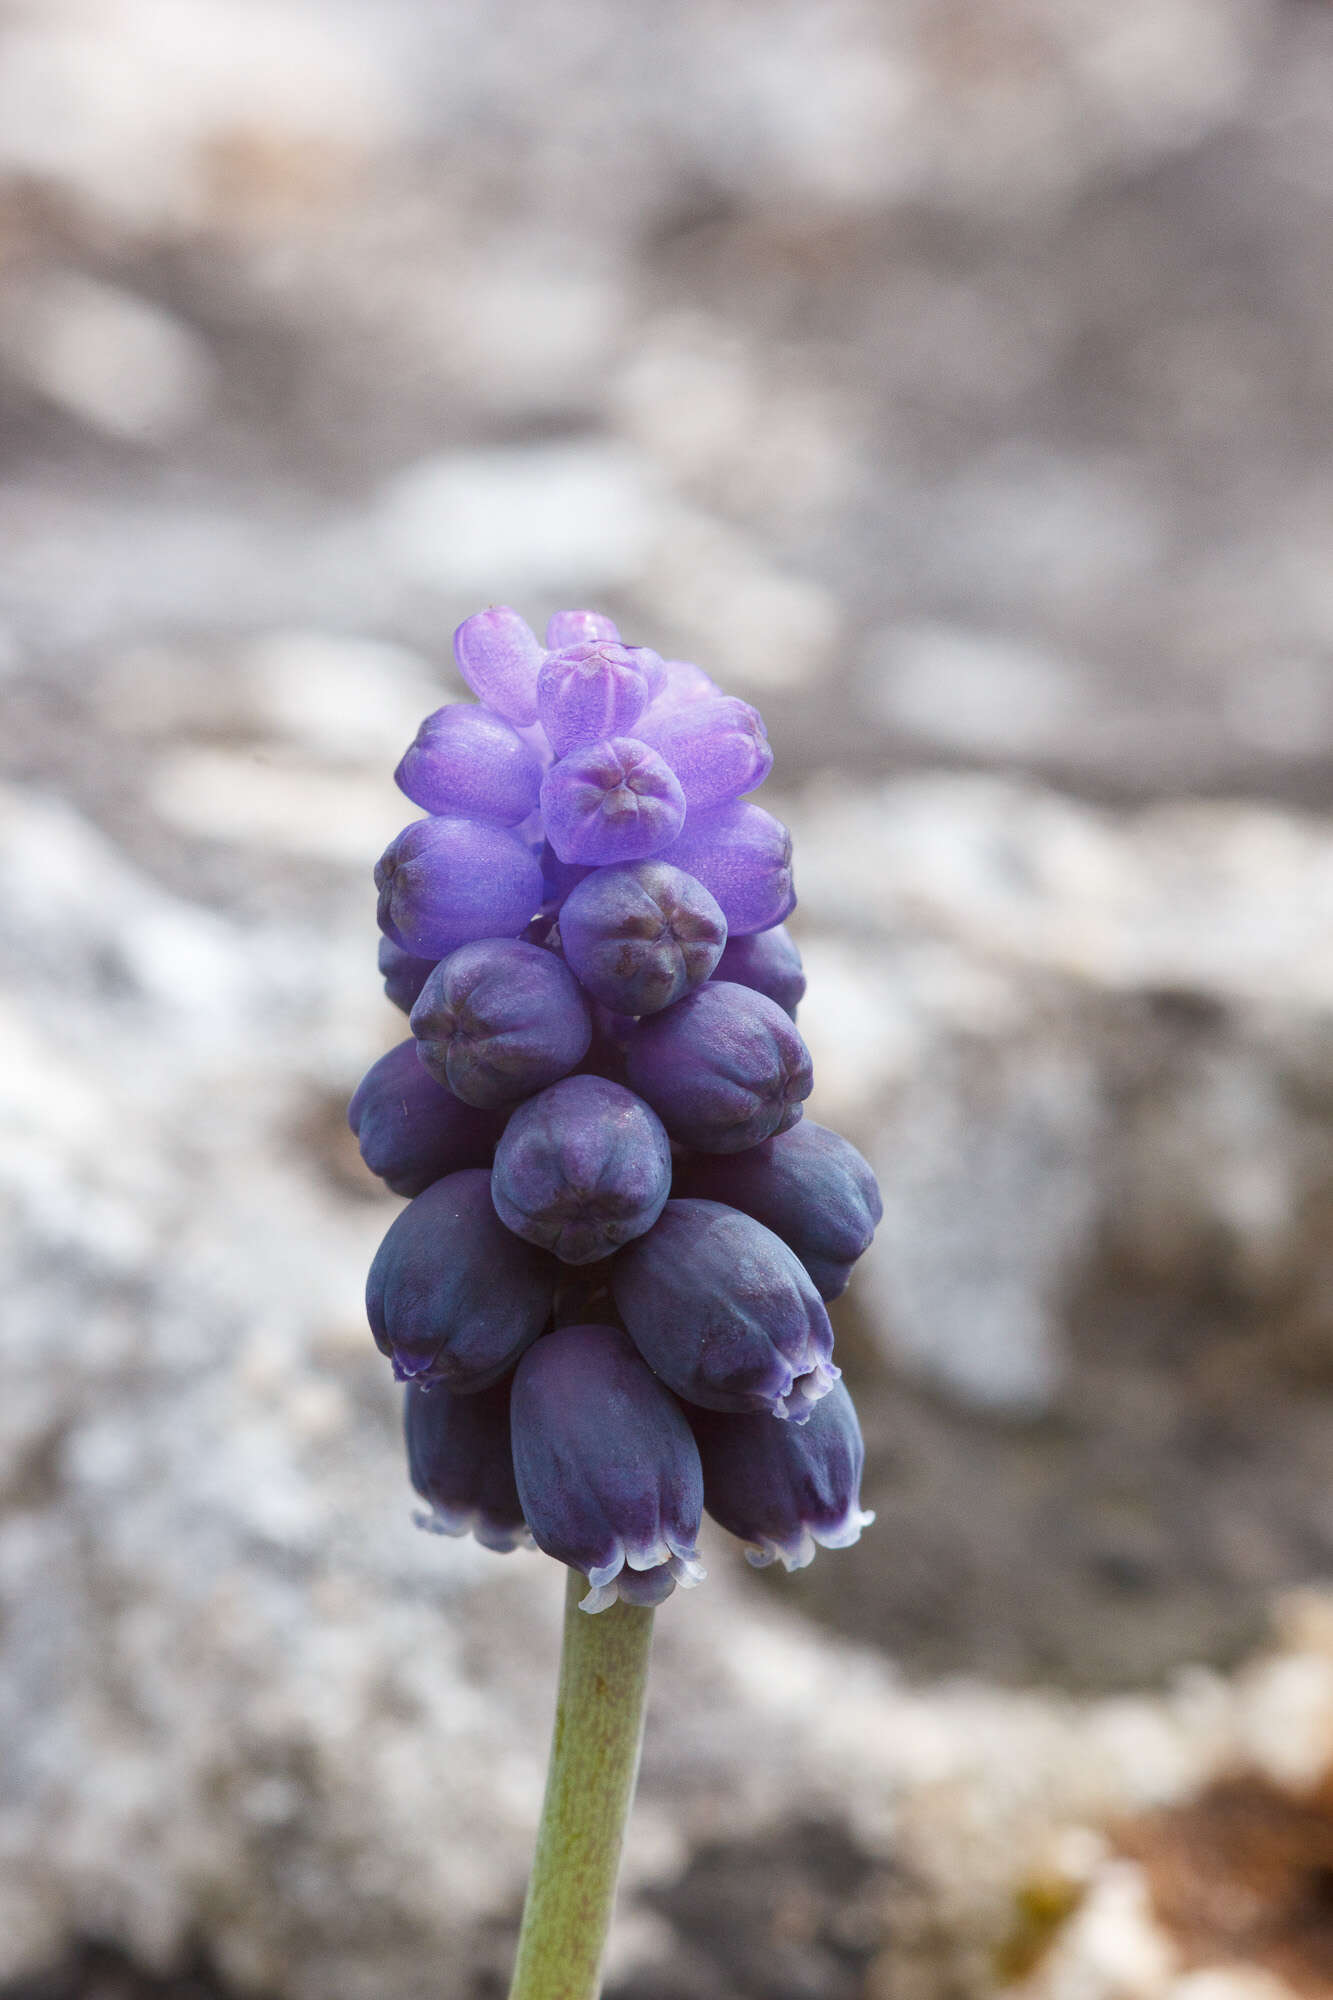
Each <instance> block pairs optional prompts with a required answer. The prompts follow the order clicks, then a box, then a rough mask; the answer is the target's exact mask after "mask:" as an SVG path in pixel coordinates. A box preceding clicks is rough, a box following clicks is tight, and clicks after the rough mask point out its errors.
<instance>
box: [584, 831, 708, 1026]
mask: <svg viewBox="0 0 1333 2000" xmlns="http://www.w3.org/2000/svg"><path fill="white" fill-rule="evenodd" d="M726 941H727V921H726V918H725V917H724V916H723V914H722V912H721V910H720V909H719V908H718V906H717V903H716V902H715V900H714V899H713V897H712V896H710V895H709V893H708V891H707V889H705V888H704V886H703V884H702V882H696V881H695V879H694V877H693V876H692V875H686V874H685V872H684V871H683V870H682V869H680V868H671V867H669V866H668V865H667V863H666V862H663V861H632V862H626V863H624V864H623V865H622V866H621V867H619V868H597V869H594V870H593V872H592V873H591V874H590V875H588V876H587V877H586V879H585V880H584V881H582V882H580V883H578V884H577V886H576V887H575V888H573V889H572V890H571V892H570V894H569V896H568V897H567V899H566V901H565V902H564V904H563V905H562V906H561V910H560V946H561V950H562V951H563V952H564V955H565V958H566V961H567V962H568V964H569V966H570V967H571V969H572V970H573V971H574V972H575V973H577V975H578V977H579V979H580V981H581V982H582V984H583V985H584V986H585V987H586V988H587V990H588V992H589V993H591V994H592V996H593V998H594V999H595V1000H599V1001H600V1002H601V1003H602V1005H603V1006H604V1007H609V1008H610V1009H611V1010H612V1011H613V1012H614V1013H619V1014H656V1013H658V1012H659V1011H660V1010H661V1009H662V1008H663V1007H669V1006H671V1004H672V1003H673V1001H676V1000H680V999H682V998H683V997H684V995H685V994H686V993H688V992H689V991H690V990H691V989H692V988H693V987H695V986H700V985H702V984H703V982H704V980H705V979H707V978H708V976H709V975H710V973H711V972H712V971H713V969H714V967H715V966H716V964H717V962H718V959H719V958H720V957H721V955H722V947H723V946H724V945H725V943H726Z"/></svg>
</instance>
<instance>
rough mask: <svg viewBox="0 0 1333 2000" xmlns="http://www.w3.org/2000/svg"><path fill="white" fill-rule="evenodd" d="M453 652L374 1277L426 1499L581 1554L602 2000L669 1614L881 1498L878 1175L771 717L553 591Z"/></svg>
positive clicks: (426, 763) (585, 1881)
mask: <svg viewBox="0 0 1333 2000" xmlns="http://www.w3.org/2000/svg"><path fill="white" fill-rule="evenodd" d="M454 653H455V658H456V660H457V662H458V667H459V670H460V672H461V674H462V676H463V679H464V681H465V682H466V683H467V685H468V687H469V688H470V689H471V691H472V693H473V695H474V696H475V697H476V699H475V701H473V702H467V701H462V702H449V703H446V704H445V705H444V706H443V707H441V708H439V709H437V710H436V711H435V712H434V713H433V714H432V715H430V716H428V717H427V718H426V720H425V721H424V722H423V723H422V725H421V728H420V730H419V731H418V733H417V736H416V738H415V739H414V741H413V742H412V743H411V744H410V745H409V746H408V747H407V749H406V751H405V753H404V755H403V758H402V761H401V762H400V764H399V766H398V771H397V774H396V775H397V780H398V784H399V786H400V788H401V789H402V790H403V792H404V793H405V794H406V796H407V797H408V798H409V799H410V800H411V802H412V804H413V805H414V806H416V807H417V808H419V809H420V811H421V812H422V813H423V814H424V817H419V818H416V819H414V820H413V821H411V823H410V824H409V825H407V826H406V827H405V828H404V829H403V831H402V832H401V833H400V834H399V835H398V836H397V837H396V839H394V840H393V841H391V842H390V844H389V847H388V848H387V849H386V851H385V853H384V855H383V857H382V858H381V860H380V863H379V865H378V867H377V869H376V871H375V879H376V884H377V887H378V889H379V924H380V929H381V931H382V933H383V937H382V940H381V944H380V961H379V962H380V972H381V974H382V976H383V979H384V986H385V992H386V995H387V996H388V998H389V999H390V1000H391V1001H392V1003H393V1004H394V1006H396V1007H398V1008H400V1009H401V1010H402V1011H403V1012H404V1013H407V1014H408V1015H409V1017H410V1026H411V1030H412V1035H411V1038H410V1039H409V1040H407V1041H400V1042H399V1043H398V1045H397V1046H396V1047H394V1048H392V1049H390V1050H389V1052H388V1053H387V1054H386V1055H383V1056H381V1057H380V1059H379V1061H378V1062H376V1063H375V1064H374V1065H373V1066H372V1067H371V1069H370V1071H369V1072H368V1074H367V1075H366V1077H365V1078H364V1079H363V1081H362V1083H361V1084H360V1086H359V1087H358V1089H357V1092H356V1094H355V1096H354V1098H353V1100H352V1104H351V1107H350V1110H349V1119H350V1122H351V1125H352V1128H353V1130H354V1132H355V1133H356V1135H357V1139H358V1142H359V1144H360V1147H361V1151H362V1156H363V1158H364V1159H365V1162H366V1164H367V1166H368V1167H369V1168H370V1169H371V1171H372V1172H373V1173H376V1174H378V1175H380V1176H381V1178H382V1179H383V1180H384V1181H385V1182H386V1183H387V1185H388V1186H389V1187H390V1188H391V1189H392V1190H393V1191H394V1192H396V1193H399V1194H401V1195H404V1196H407V1197H409V1198H410V1200H409V1206H408V1207H406V1208H405V1209H404V1210H403V1211H402V1213H401V1214H400V1215H399V1216H398V1217H397V1219H396V1220H395V1221H394V1223H393V1224H392V1226H391V1227H390V1229H389V1231H388V1233H387V1235H386V1236H385V1238H384V1241H383V1243H382V1244H381V1246H380V1249H379V1251H378V1253H377V1254H376V1257H375V1259H374V1263H373V1265H372V1267H371V1272H370V1278H369V1282H368V1286H367V1292H366V1307H367V1314H368V1317H369V1320H370V1325H371V1330H372V1332H373V1334H374V1337H375V1341H376V1344H377V1345H378V1346H379V1348H380V1349H381V1351H382V1352H383V1353H384V1354H385V1355H386V1356H388V1357H389V1359H390V1361H391V1362H392V1365H393V1369H394V1373H395V1375H396V1376H397V1378H398V1379H399V1380H400V1381H402V1382H404V1383H405V1384H406V1390H405V1395H406V1404H405V1417H404V1422H405V1437H406V1443H407V1452H408V1465H409V1473H410V1477H411V1482H412V1485H413V1487H414V1488H415V1490H416V1492H417V1493H418V1494H419V1496H420V1497H421V1499H422V1501H423V1502H424V1503H425V1511H424V1512H423V1513H422V1514H420V1515H419V1516H418V1519H419V1520H421V1521H422V1523H423V1525H427V1526H430V1527H433V1528H434V1529H435V1530H436V1531H437V1532H440V1533H443V1534H450V1535H460V1534H469V1533H470V1534H472V1535H473V1536H475V1538H476V1539H477V1540H478V1541H479V1542H481V1543H482V1544H483V1546H485V1547H487V1548H491V1549H496V1550H509V1549H512V1548H515V1547H518V1546H520V1545H526V1544H531V1543H535V1544H536V1546H537V1547H538V1548H540V1549H542V1550H544V1551H545V1552H546V1553H548V1554H549V1555H552V1556H553V1557H555V1558H556V1560H557V1561H559V1562H561V1563H563V1564H564V1565H565V1566H566V1568H567V1569H568V1571H569V1573H570V1575H569V1585H570V1589H569V1594H568V1597H567V1607H568V1609H567V1616H566V1625H565V1650H564V1655H563V1663H562V1669H561V1692H560V1697H559V1702H558V1707H557V1730H556V1740H555V1746H554V1749H553V1753H552V1766H551V1776H550V1781H549V1785H548V1792H547V1801H546V1806H545V1808H544V1815H543V1831H542V1835H541V1839H540V1842H539V1850H538V1862H537V1866H536V1869H535V1871H534V1875H533V1879H532V1883H531V1885H530V1890H529V1900H528V1906H527V1910H526V1912H525V1917H524V1925H523V1932H522V1937H521V1939H520V1945H519V1957H518V1968H517V1971H516V1974H515V1980H514V1985H513V1988H512V1995H511V2000H552V1996H554V1995H556V1994H560V1995H562V1996H565V2000H580V1996H581V2000H594V1997H595V1995H596V1993H597V1992H598V1990H599V1989H598V1966H599V1963H600V1957H601V1949H602V1942H603V1939H604V1935H605V1928H606V1923H607V1921H608V1919H609V1913H610V1906H611V1898H612V1895H613V1892H614V1885H615V1874H616V1867H617V1864H618V1858H619V1848H620V1840H621V1835H622V1831H623V1825H624V1819H625V1815H626V1813H627V1811H628V1805H629V1800H630V1797H631V1794H632V1790H633V1779H634V1769H635V1761H636V1756H637V1742H638V1731H639V1724H640V1717H641V1711H642V1699H643V1690H644V1683H645V1674H646V1666H647V1647H648V1634H649V1632H650V1629H651V1621H652V1614H653V1609H654V1607H655V1606H657V1605H659V1604H661V1603H663V1602H664V1601H665V1600H666V1599H667V1598H668V1597H670V1596H671V1595H672V1593H673V1592H674V1591H675V1590H676V1589H677V1588H678V1587H681V1586H688V1585H692V1584H694V1583H697V1582H699V1581H700V1580H701V1579H702V1575H703V1571H702V1568H701V1566H700V1564H699V1561H698V1555H697V1547H696V1544H697V1538H698V1534H699V1527H700V1520H701V1515H702V1513H703V1512H705V1511H706V1512H709V1513H710V1514H711V1515H712V1516H713V1518H714V1519H715V1520H716V1521H718V1522H719V1523H720V1524H721V1526H722V1527H723V1528H725V1529H727V1530H729V1531H730V1532H731V1533H732V1534H734V1535H736V1536H738V1537H739V1538H740V1539H741V1540H742V1541H743V1542H744V1543H746V1544H747V1553H748V1555H749V1558H750V1560H751V1561H753V1562H759V1563H763V1562H769V1561H773V1560H780V1561H781V1562H783V1563H784V1564H785V1565H786V1566H787V1567H788V1568H796V1567H800V1566H801V1565H802V1564H804V1563H805V1562H808V1561H809V1560H810V1558H811V1557H812V1555H813V1554H814V1552H815V1550H816V1548H817V1547H822V1548H830V1549H833V1548H843V1547H846V1546H848V1545H849V1544H850V1543H852V1542H854V1541H855V1540H856V1539H857V1537H858V1536H859V1534H860V1532H861V1529H862V1528H863V1527H864V1526H865V1525H866V1524H867V1523H868V1522H869V1521H870V1520H871V1519H872V1516H871V1515H870V1514H868V1513H866V1512H865V1511H864V1510H863V1509H862V1507H861V1501H860V1492H859V1485H860V1477H861V1466H862V1456H863V1454H862V1446H861V1436H860V1430H859V1428H858V1425H857V1421H856V1415H855V1412H854V1410H853V1408H852V1404H851V1400H850V1398H849V1396H848V1394H847V1391H846V1389H845V1387H844V1386H843V1384H842V1382H841V1380H840V1371H839V1370H838V1368H837V1367H836V1365H835V1364H834V1361H833V1358H832V1357H833V1332H832V1327H831V1325H830V1322H829V1318H828V1314H827V1311H826V1309H825V1301H826V1300H829V1299H833V1298H835V1297H837V1296H838V1294H839V1293H840V1292H841V1291H842V1290H843V1288H844V1286H845V1285H846V1283H847V1279H848V1276H849V1274H850V1271H851V1268H852V1265H853V1264H854V1262H855V1260H856V1259H857V1257H859V1256H860V1255H861V1254H862V1252H863V1251H864V1250H865V1249H866V1247H867V1245H868V1244H869V1241H870V1238H871V1235H872V1233H873V1230H874V1227H875V1224H876V1222H877V1221H878V1220H879V1214H880V1203H879V1195H878V1190H877V1189H876V1187H875V1183H874V1178H873V1176H872V1174H871V1172H870V1169H869V1167H868V1166H867V1165H866V1163H865V1161H864V1160H863V1159H862V1158H861V1156H860V1154H859V1153H857V1152H856V1150H855V1148H854V1147H852V1146H850V1145H848V1144H847V1142H846V1141H845V1140H842V1139H840V1138H839V1137H838V1136H837V1135H836V1134H834V1133H832V1132H829V1131H826V1130H825V1129H824V1128H823V1127H821V1126H819V1125H816V1124H814V1123H813V1122H809V1121H804V1122H803V1121H802V1109H803V1104H804V1100H805V1098H806V1097H807V1096H808V1095H809V1093H810V1090H811V1086H812V1081H813V1079H812V1071H811V1064H810V1056H809V1052H808V1050H807V1048H806V1046H805V1043H804V1041H803V1040H802V1037H801V1036H800V1034H799V1033H798V1032H797V1029H796V1027H795V1025H794V1024H795V1017H796V1010H797V1006H798V1004H799V1003H800V1001H801V1000H802V998H803V997H804V993H805V976H804V973H803V971H802V968H801V959H800V953H799V951H798V949H797V947H796V945H795V943H794V942H793V940H792V939H791V938H790V937H789V936H788V934H787V932H786V930H785V928H784V920H785V919H786V918H787V917H788V916H789V915H790V913H791V911H792V910H793V908H794V907H795V902H796V895H795V889H794V887H793V883H792V871H791V840H790V836H789V835H788V833H787V829H786V828H785V827H784V826H783V825H782V823H781V821H780V820H779V819H778V818H776V817H775V816H774V814H772V813H771V812H769V811H767V810H766V809H765V808H764V807H763V806H761V805H759V804H757V803H756V802H755V801H754V799H753V798H752V797H751V796H750V794H752V793H753V792H754V791H755V790H756V789H757V788H758V787H759V786H761V785H762V784H763V783H764V781H765V780H766V779H767V777H768V775H769V771H770V768H771V766H772V762H773V756H772V749H771V746H770V744H769V741H768V736H767V733H766V731H765V729H764V725H763V721H762V719H761V717H760V716H759V714H758V712H757V711H756V710H755V709H754V708H752V707H751V706H750V705H749V703H747V702H744V701H741V700H739V699H737V698H735V697H734V696H731V695H728V694H727V693H726V692H725V691H724V690H723V689H722V688H721V687H719V686H718V684H717V683H716V681H714V680H713V679H712V678H711V677H710V676H709V675H708V674H707V673H706V672H704V671H703V669H702V668H700V667H697V666H695V665H694V664H693V663H691V662H688V661H683V660H665V661H664V660H663V658H662V657H661V655H660V654H658V653H656V652H654V651H653V650H652V649H651V648H650V647H646V646H638V645H633V644H630V643H628V642H627V641H626V640H625V639H624V638H623V637H622V635H621V634H620V632H619V631H618V630H617V628H616V626H615V624H614V622H613V621H612V620H611V619H610V618H608V617H607V616H606V615H605V614H604V613H602V612H596V611H585V610H570V611H556V612H554V613H553V614H552V616H551V618H550V621H549V623H548V624H547V627H546V630H545V636H544V643H543V641H542V640H539V639H538V638H537V636H536V634H535V633H534V632H533V631H532V630H531V629H530V627H529V626H528V625H527V623H526V622H525V621H524V619H523V618H522V617H521V616H520V615H519V613H518V612H517V611H514V610H512V609H511V608H509V607H508V606H504V605H499V606H492V607H491V608H490V609H489V610H487V611H482V612H479V613H477V614H476V616H474V617H472V618H468V619H466V620H465V621H464V623H463V624H462V625H461V626H460V627H459V629H458V631H457V633H456V634H455V636H454ZM584 1613H593V1614H596V1615H594V1616H592V1617H587V1616H583V1615H582V1614H584Z"/></svg>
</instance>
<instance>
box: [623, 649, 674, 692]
mask: <svg viewBox="0 0 1333 2000" xmlns="http://www.w3.org/2000/svg"><path fill="white" fill-rule="evenodd" d="M625 653H626V657H627V658H628V659H630V660H632V661H633V663H634V665H635V666H636V667H637V668H638V670H639V672H640V673H641V674H642V675H643V678H644V682H645V684H646V686H647V689H648V699H649V701H656V700H657V697H658V695H659V694H661V693H662V691H663V689H664V688H665V687H666V661H665V660H664V659H663V658H662V655H661V654H660V653H655V652H654V651H653V649H652V647H651V646H626V648H625Z"/></svg>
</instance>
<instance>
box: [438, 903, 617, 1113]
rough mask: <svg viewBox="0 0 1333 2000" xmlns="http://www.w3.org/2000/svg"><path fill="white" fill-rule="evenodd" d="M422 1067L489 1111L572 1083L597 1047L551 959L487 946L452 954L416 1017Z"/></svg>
mask: <svg viewBox="0 0 1333 2000" xmlns="http://www.w3.org/2000/svg"><path fill="white" fill-rule="evenodd" d="M410 1019H411V1026H412V1033H413V1034H414V1035H415V1036H416V1038H417V1049H418V1052H419V1054H420V1056H421V1060H422V1062H423V1063H424V1064H425V1065H426V1067H427V1069H428V1070H429V1071H430V1072H431V1074H432V1075H433V1076H435V1077H437V1078H438V1079H439V1081H440V1082H441V1083H447V1084H448V1086H449V1088H450V1090H452V1091H453V1093H454V1095H455V1096H456V1097H461V1098H462V1099H463V1100H464V1102H465V1103H467V1104H475V1105H478V1106H480V1107H481V1108H482V1109H483V1110H492V1111H493V1110H497V1109H499V1108H500V1107H501V1106H503V1105H508V1104H516V1103H517V1102H518V1101H519V1099H520V1098H523V1097H527V1096H529V1095H530V1094H531V1093H532V1092H533V1091H534V1090H544V1089H545V1088H546V1085H547V1084H548V1083H554V1082H555V1081H556V1079H557V1078H558V1077H562V1076H568V1074H569V1072H570V1070H572V1069H573V1068H574V1066H575V1065H576V1064H577V1063H580V1062H582V1060H583V1058H584V1056H585V1055H586V1054H587V1052H588V1044H589V1042H590V1041H591V1040H592V1015H591V1012H590V1011H589V1007H588V1002H587V1001H586V1000H585V998H584V996H583V994H582V993H581V992H580V991H579V983H578V981H577V980H576V979H575V977H574V975H573V973H572V972H571V971H570V970H569V967H568V966H567V965H563V964H562V963H561V961H560V960H559V959H558V958H557V957H556V956H555V955H554V953H553V952H549V951H544V950H543V949H542V948H541V946H540V945H535V944H528V943H527V942H526V941H525V940H522V939H519V938H487V939H482V940H479V941H478V942H477V943H475V944H469V945H464V946H463V948H462V949H461V950H460V951H455V952H452V953H451V954H450V955H449V957H448V958H446V959H445V960H444V961H443V963H442V964H440V965H437V966H436V968H435V970H434V972H432V973H431V975H430V977H429V979H428V980H427V981H426V983H425V985H424V986H423V987H422V989H421V992H420V994H419V995H418V998H417V1002H416V1005H415V1006H414V1007H413V1009H412V1013H411V1017H410Z"/></svg>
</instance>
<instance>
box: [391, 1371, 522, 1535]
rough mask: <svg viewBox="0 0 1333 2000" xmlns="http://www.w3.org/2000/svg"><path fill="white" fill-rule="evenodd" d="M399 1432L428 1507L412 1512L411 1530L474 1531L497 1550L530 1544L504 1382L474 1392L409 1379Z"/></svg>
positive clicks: (410, 1473) (411, 1473) (416, 1485)
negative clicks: (466, 1393) (516, 1477)
mask: <svg viewBox="0 0 1333 2000" xmlns="http://www.w3.org/2000/svg"><path fill="white" fill-rule="evenodd" d="M403 1435H404V1440H405V1442H406V1445H407V1471H408V1477H409V1478H410V1479H411V1481H412V1485H413V1487H414V1488H415V1489H416V1491H417V1492H418V1493H419V1494H420V1495H421V1498H422V1499H423V1500H425V1501H426V1502H427V1503H428V1505H429V1508H430V1512H429V1513H422V1514H418V1515H417V1516H416V1522H417V1526H418V1527H419V1528H428V1529H429V1530H430V1531H431V1533H432V1534H436V1535H475V1536H476V1538H477V1540H478V1541H479V1542H480V1543H481V1545H482V1547H483V1548H484V1549H496V1550H498V1551H499V1552H500V1553H501V1554H506V1553H507V1552H508V1551H509V1550H510V1549H517V1548H522V1547H525V1546H528V1547H530V1546H531V1543H532V1537H531V1535H530V1534H529V1533H528V1528H527V1523H526V1522H525V1521H524V1519H523V1509H522V1506H521V1505H520V1504H519V1498H518V1488H517V1486H516V1485H515V1484H514V1454H513V1447H512V1445H511V1444H510V1441H509V1383H508V1381H507V1380H505V1381H502V1382H497V1383H496V1385H495V1386H494V1388H491V1389H482V1390H481V1391H480V1392H479V1394H477V1395H475V1396H454V1395H451V1394H450V1392H449V1391H448V1390H447V1389H440V1388H435V1389H423V1388H422V1387H421V1386H420V1385H419V1384H418V1383H413V1382H409V1384H408V1386H407V1390H406V1393H405V1396H404V1402H403Z"/></svg>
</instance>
